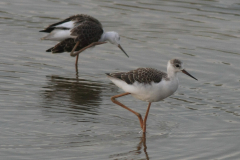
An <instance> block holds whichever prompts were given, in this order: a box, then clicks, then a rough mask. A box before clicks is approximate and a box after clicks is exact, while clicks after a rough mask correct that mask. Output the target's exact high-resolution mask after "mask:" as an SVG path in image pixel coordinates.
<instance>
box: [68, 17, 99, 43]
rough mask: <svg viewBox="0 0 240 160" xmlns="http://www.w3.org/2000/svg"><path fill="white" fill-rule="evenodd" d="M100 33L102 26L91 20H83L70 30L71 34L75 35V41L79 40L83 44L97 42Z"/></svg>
mask: <svg viewBox="0 0 240 160" xmlns="http://www.w3.org/2000/svg"><path fill="white" fill-rule="evenodd" d="M102 34H103V29H102V27H101V26H100V25H98V24H97V23H95V22H93V21H84V22H82V23H81V24H79V25H78V26H77V27H75V28H73V29H72V30H71V35H72V36H77V37H76V38H75V42H78V41H79V42H80V44H83V45H85V46H87V45H89V44H91V43H93V42H98V40H99V39H100V38H101V35H102Z"/></svg>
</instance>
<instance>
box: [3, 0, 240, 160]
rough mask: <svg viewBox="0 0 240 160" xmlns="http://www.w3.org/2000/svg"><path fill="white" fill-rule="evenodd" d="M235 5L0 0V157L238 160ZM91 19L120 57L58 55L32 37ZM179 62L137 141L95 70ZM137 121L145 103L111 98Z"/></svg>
mask: <svg viewBox="0 0 240 160" xmlns="http://www.w3.org/2000/svg"><path fill="white" fill-rule="evenodd" d="M239 9H240V3H239V1H238V0H214V1H213V0H196V1H194V2H193V1H191V0H179V1H166V0H150V1H149V0H141V1H138V2H134V1H129V0H121V1H120V0H118V1H107V0H105V1H98V0H90V1H77V0H70V1H64V2H62V1H59V0H54V1H53V0H40V1H30V0H18V1H16V0H2V1H1V2H0V34H1V39H0V51H1V52H0V54H1V59H0V83H1V87H0V94H1V96H0V97H1V98H0V104H1V106H0V142H1V144H0V153H1V157H4V159H6V160H8V159H9V160H15V159H16V160H21V159H24V160H26V159H56V160H61V159H62V160H63V159H68V160H75V159H76V160H77V159H86V160H87V159H89V160H92V159H156V160H158V159H163V160H168V159H169V160H172V159H183V160H188V159H189V160H190V159H202V160H205V159H219V160H220V159H228V160H230V159H233V160H235V159H238V158H239V157H240V151H239V150H240V141H239V138H240V129H239V124H240V119H239V118H240V117H239V115H240V110H239V107H240V100H239V95H240V88H239V83H240V78H239V75H240V70H239V68H240V63H239V61H240V46H239V44H240V38H239V37H240V34H239V31H240V30H239V26H240V10H239ZM79 13H84V14H89V15H92V16H94V17H96V18H97V19H99V20H100V21H101V22H102V24H103V26H104V29H105V30H106V31H112V30H114V31H117V32H118V33H119V34H120V35H121V42H122V44H121V45H122V47H123V48H124V49H125V50H126V52H127V53H128V55H129V56H130V58H127V57H126V56H125V55H124V54H123V53H122V52H121V51H120V50H119V49H118V48H117V47H116V46H114V45H111V44H104V45H102V46H97V47H95V48H93V49H89V50H87V51H85V52H83V53H81V54H80V58H79V66H78V71H77V72H76V70H75V66H74V63H75V59H74V58H72V57H70V56H69V54H68V53H62V54H51V53H47V52H45V50H46V49H48V48H50V47H52V46H53V45H55V43H56V42H51V41H41V40H40V38H41V37H43V36H45V34H44V33H40V32H38V31H39V30H41V29H43V28H44V27H46V26H48V25H49V24H51V23H54V22H57V21H59V20H62V19H64V18H67V17H68V16H70V15H73V14H79ZM172 58H179V59H181V60H182V61H183V62H184V63H185V68H186V70H188V71H189V72H190V73H191V74H192V75H193V76H195V77H196V78H198V80H199V81H195V80H193V79H191V78H189V77H188V76H185V75H183V74H179V80H180V86H179V89H178V90H177V92H176V93H175V94H174V95H172V96H171V97H169V98H167V99H165V100H163V101H161V102H157V103H153V104H152V106H151V110H150V114H149V118H148V122H147V124H148V125H147V134H146V136H145V137H142V134H141V133H139V131H140V127H139V122H138V119H137V117H136V116H135V115H133V114H132V113H130V112H128V111H126V110H124V109H122V108H121V107H119V106H117V105H115V104H113V103H112V102H111V100H110V97H111V96H113V95H116V94H120V93H122V92H123V91H122V90H121V89H118V88H117V87H116V86H115V85H113V84H112V83H111V82H110V81H109V80H108V79H107V77H106V76H105V74H104V73H107V72H113V71H128V70H132V69H135V68H138V67H153V68H157V69H159V70H163V71H166V64H167V61H168V60H169V59H172ZM119 100H120V101H121V102H122V103H124V104H125V105H127V106H129V107H130V108H132V109H134V110H136V111H138V112H140V113H141V114H142V115H144V113H145V111H146V109H147V103H146V102H142V101H140V100H136V99H134V98H133V97H131V96H126V97H123V98H120V99H119Z"/></svg>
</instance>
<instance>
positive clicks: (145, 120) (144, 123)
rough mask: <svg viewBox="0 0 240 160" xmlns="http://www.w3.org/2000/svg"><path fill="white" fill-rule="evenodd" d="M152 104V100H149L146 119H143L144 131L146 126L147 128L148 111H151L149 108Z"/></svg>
mask: <svg viewBox="0 0 240 160" xmlns="http://www.w3.org/2000/svg"><path fill="white" fill-rule="evenodd" d="M150 106H151V102H149V104H148V108H147V111H146V114H145V118H144V121H143V133H145V132H146V128H147V126H146V123H147V117H148V113H149V110H150Z"/></svg>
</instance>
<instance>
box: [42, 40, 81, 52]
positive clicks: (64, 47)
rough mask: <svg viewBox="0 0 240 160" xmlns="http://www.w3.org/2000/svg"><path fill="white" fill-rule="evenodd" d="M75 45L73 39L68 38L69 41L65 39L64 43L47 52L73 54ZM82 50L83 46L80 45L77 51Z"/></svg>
mask: <svg viewBox="0 0 240 160" xmlns="http://www.w3.org/2000/svg"><path fill="white" fill-rule="evenodd" d="M75 44H76V43H75V41H74V39H73V38H68V39H65V40H64V41H61V42H59V43H58V44H56V45H55V46H54V47H52V48H49V49H48V50H46V52H52V53H62V52H71V51H72V49H73V47H74V46H75ZM82 48H83V46H82V45H78V47H77V48H76V50H77V51H78V50H80V49H82Z"/></svg>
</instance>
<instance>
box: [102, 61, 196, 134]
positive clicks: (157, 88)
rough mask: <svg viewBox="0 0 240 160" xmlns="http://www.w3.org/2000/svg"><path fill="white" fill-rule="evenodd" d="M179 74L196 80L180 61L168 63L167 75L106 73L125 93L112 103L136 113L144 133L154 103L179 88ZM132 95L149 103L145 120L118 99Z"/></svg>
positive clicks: (141, 70)
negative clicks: (181, 73)
mask: <svg viewBox="0 0 240 160" xmlns="http://www.w3.org/2000/svg"><path fill="white" fill-rule="evenodd" d="M177 72H183V73H185V74H186V75H188V76H190V77H192V78H193V79H195V80H197V79H196V78H194V77H193V76H192V75H190V74H189V73H188V72H187V71H186V70H185V69H184V68H183V63H182V62H181V61H180V60H179V59H172V60H169V61H168V64H167V73H165V72H162V71H159V70H156V69H153V68H138V69H136V70H132V71H129V72H118V73H106V74H107V76H108V78H109V79H110V80H111V81H112V82H113V83H114V84H115V85H117V86H118V87H119V88H121V89H123V90H124V91H125V93H122V94H119V95H115V96H113V97H112V98H111V100H112V102H113V103H115V104H117V105H119V106H121V107H123V108H125V109H127V110H129V111H130V112H132V113H134V114H135V115H136V116H137V117H138V119H139V121H140V126H141V128H142V130H143V132H144V133H145V132H146V122H147V117H148V113H149V110H150V106H151V103H152V102H158V101H160V100H162V99H164V98H167V97H169V96H170V95H172V94H173V93H174V92H175V91H176V90H177V88H178V77H177ZM128 94H131V95H132V96H133V97H135V98H137V99H140V100H142V101H146V102H149V104H148V108H147V111H146V114H145V118H144V120H143V119H142V116H141V114H139V113H138V112H135V111H134V110H132V109H130V108H128V107H127V106H125V105H123V104H122V103H120V102H119V101H117V100H116V98H119V97H122V96H126V95H128Z"/></svg>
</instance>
